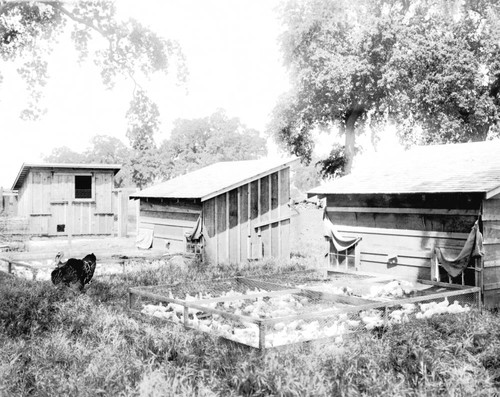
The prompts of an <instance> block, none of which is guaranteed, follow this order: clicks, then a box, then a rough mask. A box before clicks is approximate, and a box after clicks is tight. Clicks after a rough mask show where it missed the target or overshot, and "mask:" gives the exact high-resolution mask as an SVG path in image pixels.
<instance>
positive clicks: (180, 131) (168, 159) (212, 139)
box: [160, 109, 267, 178]
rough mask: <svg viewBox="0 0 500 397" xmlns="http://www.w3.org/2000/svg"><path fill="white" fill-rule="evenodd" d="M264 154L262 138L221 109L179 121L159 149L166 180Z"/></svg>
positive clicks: (263, 140) (264, 148)
mask: <svg viewBox="0 0 500 397" xmlns="http://www.w3.org/2000/svg"><path fill="white" fill-rule="evenodd" d="M266 152H267V149H266V141H265V139H263V138H261V137H260V136H259V133H258V131H257V130H254V129H252V128H248V127H247V126H245V125H244V124H243V123H242V122H241V121H240V120H239V119H238V118H236V117H234V118H229V117H228V116H227V115H226V113H225V112H224V111H223V110H222V109H218V110H217V111H216V112H215V113H214V114H212V115H211V116H209V117H204V118H199V119H191V120H189V119H178V120H176V121H175V123H174V128H173V130H172V132H171V135H170V139H168V140H166V141H164V142H163V143H162V145H161V147H160V153H161V157H162V172H163V175H164V177H165V178H171V177H174V176H178V175H182V174H185V173H187V172H190V171H193V170H195V169H198V168H202V167H205V166H207V165H210V164H213V163H216V162H219V161H235V160H252V159H257V158H260V157H262V156H264V155H265V154H266Z"/></svg>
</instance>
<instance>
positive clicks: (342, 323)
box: [142, 281, 470, 347]
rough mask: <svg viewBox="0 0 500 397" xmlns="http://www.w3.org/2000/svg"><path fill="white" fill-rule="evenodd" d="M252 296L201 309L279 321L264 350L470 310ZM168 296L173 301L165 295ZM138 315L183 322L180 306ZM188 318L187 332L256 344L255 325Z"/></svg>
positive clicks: (386, 289)
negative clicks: (360, 306) (344, 309)
mask: <svg viewBox="0 0 500 397" xmlns="http://www.w3.org/2000/svg"><path fill="white" fill-rule="evenodd" d="M412 288H413V287H412V283H409V282H406V281H403V282H401V281H392V282H390V283H387V284H385V285H380V286H376V287H374V288H372V289H371V290H370V292H368V293H367V294H366V296H368V295H369V296H371V297H372V298H373V299H376V298H381V299H382V301H386V300H387V299H384V298H391V297H393V298H394V297H403V296H404V295H407V294H409V293H411V292H412V291H413V289H412ZM258 292H262V291H260V290H254V291H252V290H249V291H247V292H246V293H243V294H241V293H238V294H236V293H235V292H234V291H230V292H227V293H225V294H222V295H223V296H231V299H228V300H227V301H224V302H210V303H207V307H210V308H217V309H220V310H224V311H225V312H227V313H229V314H235V315H238V316H243V318H244V317H250V318H258V319H281V318H283V321H279V322H275V323H274V324H273V325H272V326H271V327H269V328H268V329H266V335H265V346H266V347H274V346H281V345H286V344H291V343H297V342H303V341H307V340H315V339H321V338H331V337H334V338H336V340H341V339H342V335H345V334H347V333H350V332H353V331H356V330H361V329H367V330H373V329H377V328H378V327H382V326H384V325H391V324H400V323H404V322H407V321H409V318H410V316H414V317H416V318H430V317H432V316H433V315H437V314H444V313H463V312H467V311H469V310H470V308H469V307H468V306H467V305H465V306H462V305H460V304H459V303H458V302H457V301H455V302H454V303H452V304H450V302H449V301H448V299H446V298H445V299H444V300H443V301H441V302H429V303H419V304H414V303H408V304H402V305H400V306H399V307H394V308H393V309H392V310H391V311H390V312H388V313H387V317H385V313H384V311H383V310H380V309H372V310H367V311H361V312H359V313H356V312H351V313H338V314H337V315H332V312H331V307H330V306H329V307H322V306H321V305H318V302H309V301H308V299H307V298H306V297H304V296H296V295H292V294H286V295H282V296H275V297H271V298H263V297H259V298H253V299H249V297H248V295H250V294H255V293H258ZM335 293H337V294H342V293H343V294H346V295H349V294H350V291H349V288H342V289H341V288H335ZM239 295H241V299H235V298H236V297H238V296H239ZM245 295H247V296H245ZM170 298H173V299H175V297H174V296H172V294H171V293H170ZM206 298H212V297H211V296H202V295H200V294H199V295H198V296H190V295H186V297H185V299H184V300H185V301H186V302H189V301H191V300H198V301H200V300H203V299H206ZM313 305H314V306H313ZM312 309H314V313H316V314H317V315H318V316H317V318H316V319H313V320H310V321H305V320H301V319H296V320H293V321H286V320H285V318H286V317H287V316H294V315H297V314H299V313H300V312H311V310H312ZM322 312H324V313H322ZM142 313H144V314H147V315H150V316H154V317H158V318H163V319H166V320H169V321H172V322H176V323H180V324H183V323H184V306H183V305H179V304H175V303H169V304H167V305H162V304H159V305H155V304H145V305H144V306H143V307H142ZM188 314H189V318H188V325H189V326H191V327H193V328H196V329H198V330H200V331H204V332H208V333H212V334H217V335H219V336H222V337H225V338H227V339H232V340H236V341H238V342H241V343H244V344H247V345H250V346H258V340H259V329H258V326H257V325H256V324H252V323H251V322H244V321H242V322H240V323H237V322H234V321H229V320H227V319H225V318H224V317H222V316H219V315H206V313H203V312H201V311H199V310H196V309H193V308H189V309H188ZM322 314H324V316H322ZM318 319H320V320H318Z"/></svg>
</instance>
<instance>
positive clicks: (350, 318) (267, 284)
mask: <svg viewBox="0 0 500 397" xmlns="http://www.w3.org/2000/svg"><path fill="white" fill-rule="evenodd" d="M400 290H401V291H400ZM479 292H480V289H479V288H478V287H469V286H461V285H460V286H459V285H455V286H452V285H448V284H443V283H437V282H432V281H428V280H426V281H421V282H418V283H413V284H410V283H408V282H405V281H403V280H393V279H388V278H387V277H376V276H372V275H361V274H352V273H350V274H349V273H341V272H334V273H330V274H329V277H328V278H324V277H323V275H322V273H319V272H316V271H307V272H295V273H289V274H275V275H268V276H266V277H262V278H258V279H256V278H247V277H236V278H229V279H221V280H210V281H201V282H192V283H188V284H177V285H163V286H162V285H159V286H149V287H136V288H130V289H129V302H128V304H129V308H130V310H132V311H134V312H137V313H142V314H143V315H147V316H154V317H157V318H160V319H163V320H165V321H168V322H171V323H175V324H178V325H181V326H184V327H185V328H186V329H195V330H198V331H202V332H205V333H208V334H210V335H213V336H219V337H223V338H225V339H229V340H232V341H235V342H238V343H241V344H244V345H247V346H251V347H254V348H259V349H267V348H272V347H279V346H285V345H290V344H295V343H301V342H307V341H320V340H323V339H337V338H342V337H344V336H346V335H349V334H352V333H355V332H360V331H364V330H367V329H368V330H370V329H373V328H376V327H381V326H384V325H390V324H391V323H401V322H405V321H408V320H409V319H410V318H412V317H417V318H427V317H430V316H432V315H438V314H442V313H462V312H465V311H468V310H470V308H471V307H473V306H476V305H479V303H480V299H479ZM363 294H364V295H366V296H363Z"/></svg>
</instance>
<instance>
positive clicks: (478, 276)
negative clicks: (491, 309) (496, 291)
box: [474, 257, 484, 313]
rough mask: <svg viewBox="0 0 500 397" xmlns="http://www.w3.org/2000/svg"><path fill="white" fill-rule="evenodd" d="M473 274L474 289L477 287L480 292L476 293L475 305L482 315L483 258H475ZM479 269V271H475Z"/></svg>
mask: <svg viewBox="0 0 500 397" xmlns="http://www.w3.org/2000/svg"><path fill="white" fill-rule="evenodd" d="M474 268H475V270H474V272H475V283H476V287H479V288H480V289H481V290H480V291H479V292H478V293H477V305H478V309H479V311H480V312H481V313H482V310H483V293H484V289H483V277H484V261H483V258H482V257H480V258H476V260H475V263H474ZM477 269H479V271H478V270H477Z"/></svg>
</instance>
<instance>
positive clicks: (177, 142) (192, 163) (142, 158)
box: [44, 98, 267, 188]
mask: <svg viewBox="0 0 500 397" xmlns="http://www.w3.org/2000/svg"><path fill="white" fill-rule="evenodd" d="M136 106H140V107H141V110H140V112H135V113H134V115H136V114H140V115H141V118H140V120H136V121H134V120H131V121H129V125H130V127H129V129H128V132H127V136H128V138H129V145H128V146H127V145H126V144H125V143H123V142H122V141H121V140H120V139H118V138H116V137H112V136H108V135H95V136H94V137H93V138H92V139H91V141H90V146H89V147H88V148H87V149H85V150H84V151H83V152H76V151H73V150H71V149H70V148H68V147H65V146H62V147H57V148H55V149H53V151H52V152H51V153H50V154H49V155H46V156H44V161H46V162H51V163H108V164H109V163H114V164H122V165H123V168H122V170H121V171H120V172H119V173H118V174H117V176H116V178H115V181H116V184H117V187H122V186H137V187H139V188H144V187H146V186H148V185H151V184H152V183H155V182H161V181H164V180H167V179H170V178H173V177H176V176H179V175H182V174H185V173H187V172H191V171H194V170H196V169H199V168H202V167H205V166H207V165H210V164H213V163H216V162H219V161H230V160H232V161H234V160H251V159H257V158H260V157H263V156H265V155H266V153H267V148H266V140H265V139H264V138H262V137H261V136H260V135H259V132H258V131H257V130H254V129H252V128H248V127H246V126H245V125H244V124H243V123H242V122H241V121H240V120H239V119H238V118H236V117H234V118H230V117H228V116H227V115H226V113H225V112H224V111H223V110H222V109H219V110H217V111H216V112H215V113H213V114H212V115H210V116H207V117H204V118H198V119H177V120H176V121H175V122H174V127H173V129H172V131H171V133H170V137H169V138H168V139H165V140H164V141H163V142H161V144H159V145H157V144H156V142H155V140H154V133H155V132H157V130H158V127H159V126H158V123H155V122H154V120H156V118H155V114H156V112H155V110H154V109H155V107H154V105H153V104H152V103H150V102H148V101H147V100H145V99H144V98H143V99H141V100H139V101H138V102H137V105H136ZM148 119H149V122H146V123H144V124H142V122H143V121H144V120H148ZM145 126H146V127H145Z"/></svg>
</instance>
